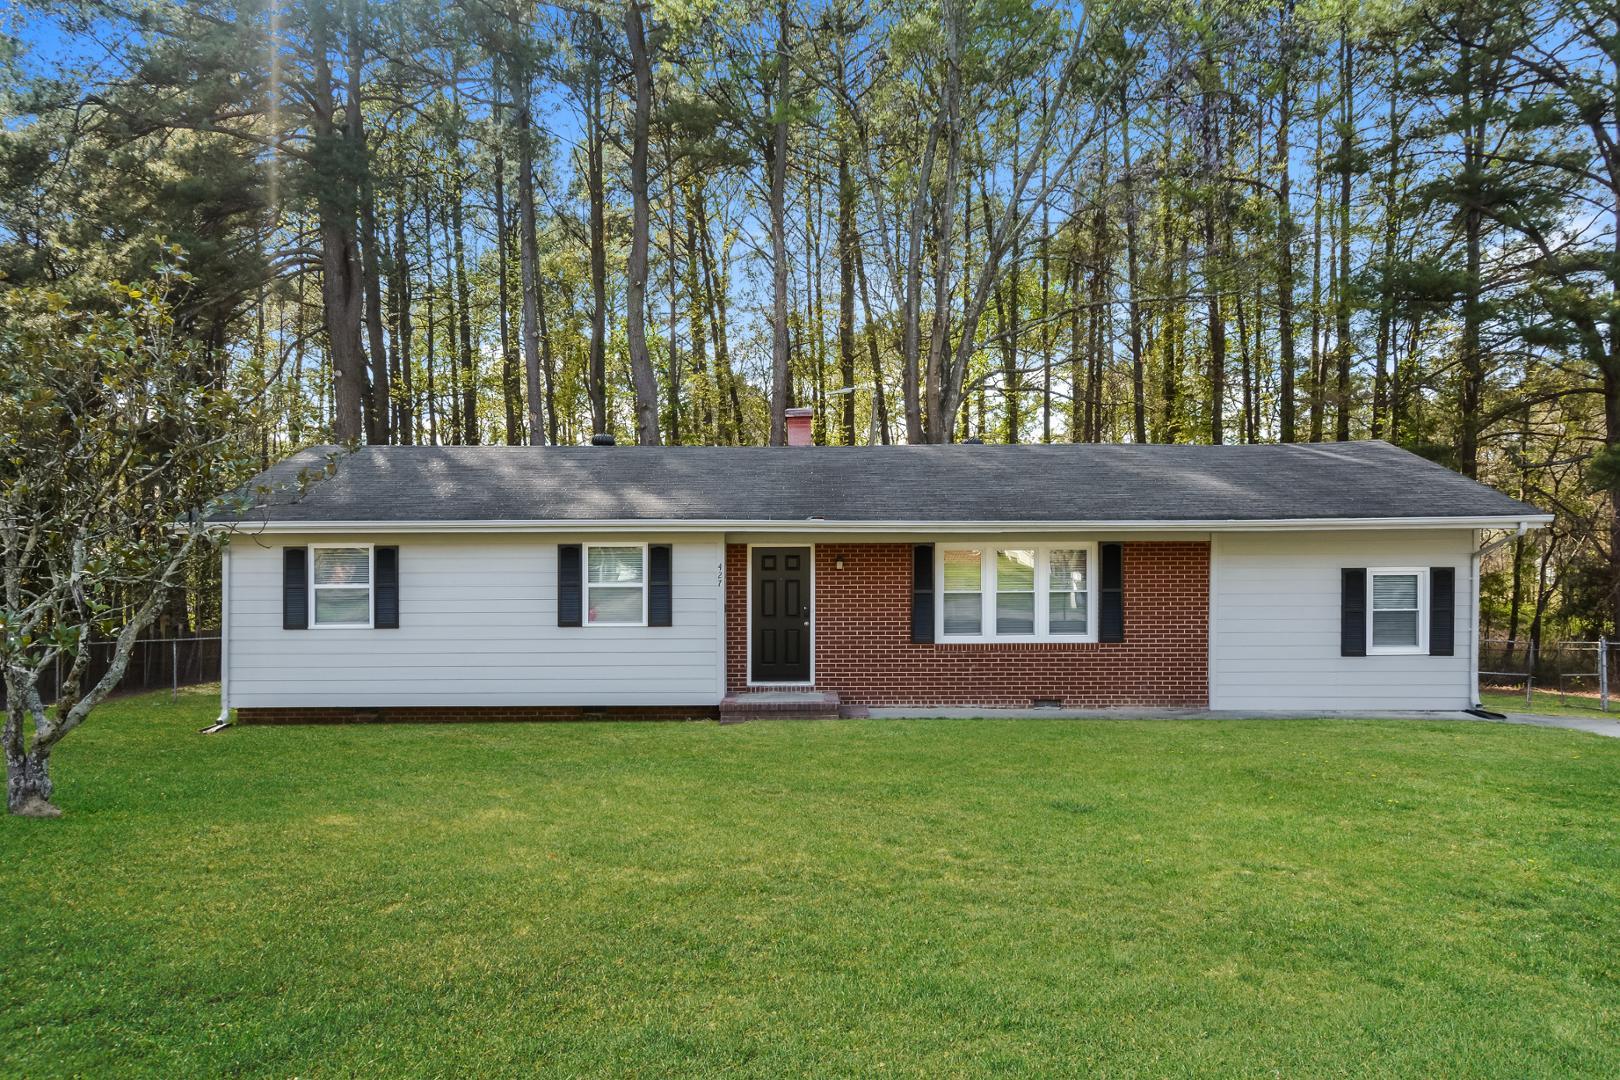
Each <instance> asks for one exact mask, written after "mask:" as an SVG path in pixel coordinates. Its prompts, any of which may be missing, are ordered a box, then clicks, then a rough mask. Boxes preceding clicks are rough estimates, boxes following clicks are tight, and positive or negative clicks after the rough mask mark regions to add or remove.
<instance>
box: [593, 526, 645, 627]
mask: <svg viewBox="0 0 1620 1080" xmlns="http://www.w3.org/2000/svg"><path fill="white" fill-rule="evenodd" d="M585 623H586V625H588V626H645V625H647V547H646V545H645V544H587V545H585Z"/></svg>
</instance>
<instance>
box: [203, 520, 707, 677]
mask: <svg viewBox="0 0 1620 1080" xmlns="http://www.w3.org/2000/svg"><path fill="white" fill-rule="evenodd" d="M359 539H360V538H356V540H355V541H343V542H342V543H343V544H344V546H354V543H355V542H358V540H359ZM646 539H647V540H648V542H652V543H670V544H672V545H673V547H672V555H673V565H672V571H673V575H672V577H673V580H672V601H673V610H674V620H673V623H674V624H673V625H671V626H658V627H649V626H610V625H597V626H590V627H560V626H558V625H557V545H558V544H559V543H570V542H575V543H580V542H583V543H586V544H590V543H592V542H593V541H592V538H590V537H588V536H587V537H583V538H575V537H561V538H558V537H547V536H536V535H520V534H500V533H484V534H476V535H470V536H445V535H438V536H434V535H411V534H382V533H379V534H376V535H367V536H366V537H364V541H365V542H366V543H368V544H371V543H375V544H397V545H398V546H399V608H400V620H399V621H400V625H399V629H397V630H372V629H367V628H349V629H337V628H325V629H322V630H320V631H319V632H315V631H313V630H283V629H282V628H281V572H282V571H281V567H282V560H281V549H282V545H283V544H287V545H294V546H297V545H308V546H314V545H315V544H324V543H334V544H336V543H340V541H337V540H332V539H330V538H321V537H311V536H308V535H304V536H299V535H289V536H286V537H282V536H277V537H275V538H274V539H273V540H272V539H269V538H254V537H252V536H239V537H237V538H235V539H234V540H233V541H232V542H231V558H230V560H229V562H228V565H229V573H230V576H231V582H230V616H229V617H230V656H229V664H230V672H229V679H230V688H231V689H230V695H231V701H230V704H231V705H232V706H237V707H253V706H261V707H266V706H284V707H316V706H331V707H357V708H364V707H380V706H407V705H602V706H614V705H627V706H634V705H702V706H708V705H714V704H717V703H718V702H719V700H720V698H721V697H722V696H723V691H722V681H723V674H724V673H723V661H724V652H725V648H724V625H723V618H722V600H721V596H722V588H721V562H722V558H723V556H722V552H723V550H724V549H723V545H722V543H721V539H720V537H719V536H718V535H697V536H693V535H683V536H675V537H664V536H652V535H649V536H648V537H647V538H646ZM600 542H601V543H602V544H604V545H613V546H619V545H622V544H623V541H622V540H620V541H616V540H610V539H603V540H601V541H600ZM642 566H643V572H642V576H643V577H644V578H645V577H646V573H645V567H646V563H645V561H643V563H642Z"/></svg>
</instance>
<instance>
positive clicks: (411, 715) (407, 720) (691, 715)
mask: <svg viewBox="0 0 1620 1080" xmlns="http://www.w3.org/2000/svg"><path fill="white" fill-rule="evenodd" d="M719 715H720V710H719V709H718V708H717V707H707V708H706V707H704V706H702V705H657V706H643V705H615V706H610V707H603V708H597V707H593V706H585V705H581V706H571V705H443V706H439V705H428V706H409V707H403V708H376V709H365V708H311V709H295V708H281V707H275V708H255V709H237V710H236V722H237V723H239V724H364V723H394V724H445V723H449V724H454V723H469V722H481V721H490V720H528V721H533V720H561V721H572V720H712V719H714V718H716V717H717V716H719Z"/></svg>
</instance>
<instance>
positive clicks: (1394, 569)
mask: <svg viewBox="0 0 1620 1080" xmlns="http://www.w3.org/2000/svg"><path fill="white" fill-rule="evenodd" d="M1413 575H1416V577H1417V593H1418V595H1417V644H1416V645H1374V644H1373V579H1375V578H1378V577H1411V576H1413ZM1428 651H1429V568H1428V567H1427V566H1369V567H1368V568H1367V655H1368V656H1415V655H1419V654H1425V653H1427V652H1428Z"/></svg>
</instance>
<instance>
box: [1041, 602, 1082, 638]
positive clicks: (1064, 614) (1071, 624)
mask: <svg viewBox="0 0 1620 1080" xmlns="http://www.w3.org/2000/svg"><path fill="white" fill-rule="evenodd" d="M1046 625H1047V629H1048V630H1050V631H1051V632H1052V633H1054V634H1083V633H1085V632H1086V594H1085V593H1083V592H1073V591H1069V592H1054V593H1048V594H1047V609H1046Z"/></svg>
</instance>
